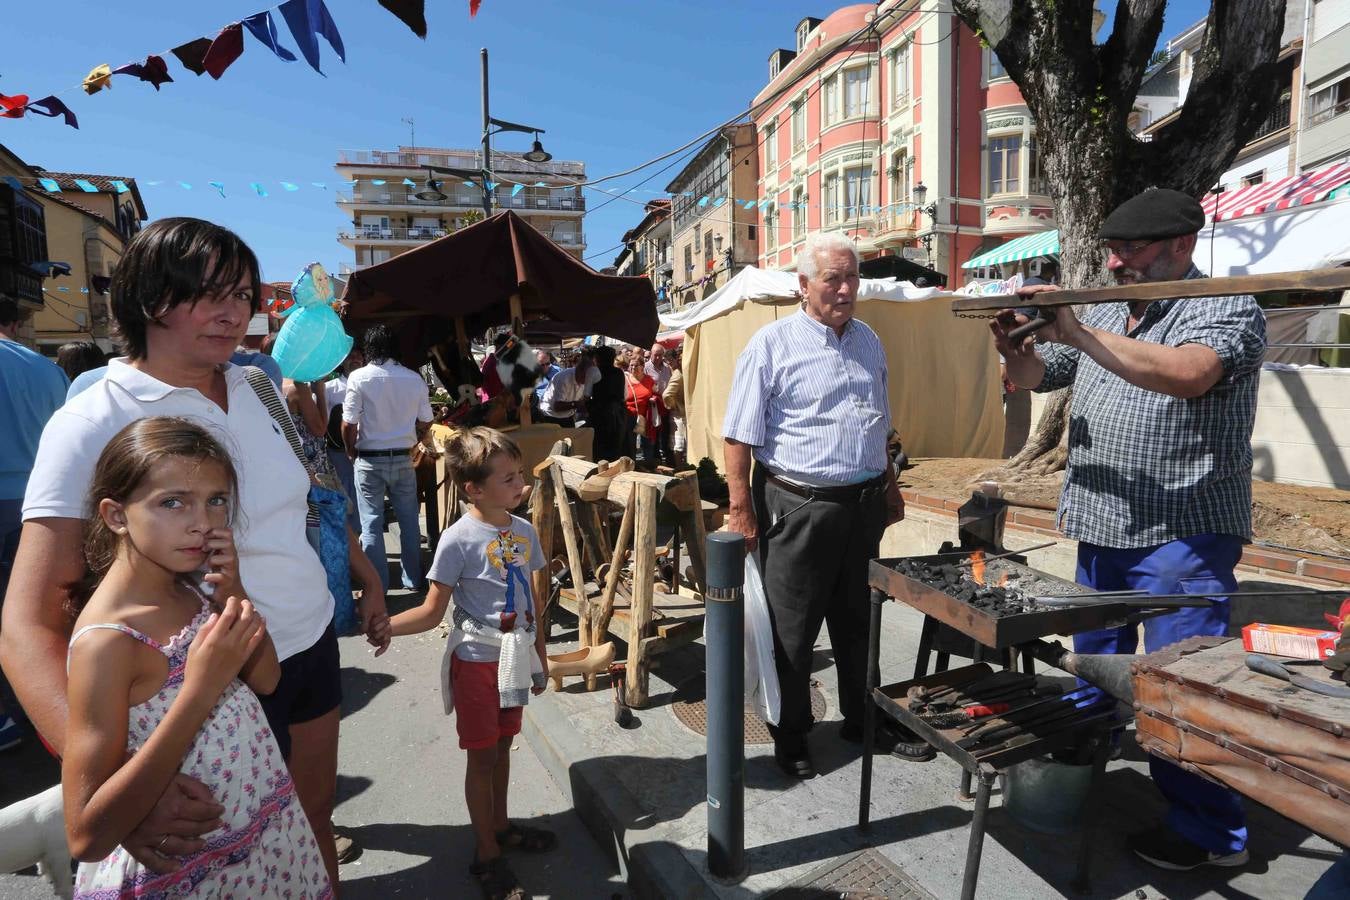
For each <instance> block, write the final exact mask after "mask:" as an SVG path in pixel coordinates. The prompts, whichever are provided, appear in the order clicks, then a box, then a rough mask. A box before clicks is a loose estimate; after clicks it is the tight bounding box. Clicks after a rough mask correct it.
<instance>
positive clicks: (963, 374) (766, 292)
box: [661, 267, 1003, 469]
mask: <svg viewBox="0 0 1350 900" xmlns="http://www.w3.org/2000/svg"><path fill="white" fill-rule="evenodd" d="M953 296H955V295H953V294H949V293H946V292H942V291H938V290H936V289H933V288H915V287H914V286H913V285H909V284H906V283H904V282H897V281H893V280H889V279H885V280H875V279H863V280H862V283H861V285H860V287H859V297H860V298H861V299H860V302H859V303H858V310H857V318H859V319H860V320H862V321H863V322H866V323H867V324H868V325H870V326H871V327H872V329H873V330H874V331H876V333H877V335H878V336H879V337H880V338H881V343H882V345H883V346H884V347H885V350H886V358H887V361H888V365H889V377H888V380H889V387H890V409H891V422H892V426H893V427H894V428H895V429H896V431H897V432H899V434H900V436H901V438H902V440H903V441H904V446H905V451H906V452H907V453H908V454H909V455H910V456H911V457H921V456H985V457H997V456H998V455H999V454H1000V453H1001V451H1002V448H1003V405H1002V392H1003V383H1002V380H1001V378H1000V376H999V366H998V355H997V354H996V353H995V352H994V348H993V342H992V341H991V340H990V337H989V330H988V328H987V327H986V326H985V323H984V322H983V321H982V320H978V319H963V318H957V317H955V316H953V315H952V312H951V304H950V300H951V298H952V297H953ZM800 302H801V301H800V299H799V297H798V295H797V276H796V274H794V273H792V272H775V271H764V270H761V269H756V268H753V267H751V268H747V269H745V270H743V271H742V272H740V273H739V274H738V275H737V276H736V277H735V278H733V279H732V280H731V281H730V282H729V283H728V284H727V285H726V286H724V287H723V288H722V289H721V290H719V291H718V292H717V293H715V294H713V295H712V296H710V297H708V298H706V299H705V300H703V301H702V302H700V303H697V304H694V305H693V306H690V307H687V308H685V309H682V310H677V311H676V312H675V313H672V314H670V315H666V316H662V317H661V323H662V327H663V328H683V329H684V330H685V332H686V338H685V349H684V371H685V409H686V417H687V425H688V431H689V448H688V458H689V460H690V462H697V461H698V460H699V459H701V458H702V457H705V456H707V457H710V458H711V459H712V460H713V461H714V462H715V463H716V464H717V466H718V468H719V469H721V468H722V467H723V460H722V420H723V417H724V416H725V415H726V407H727V396H728V394H729V393H730V390H731V383H732V378H733V376H734V374H735V369H736V359H737V357H738V356H739V355H740V353H741V351H742V350H743V349H744V348H745V345H746V343H748V342H749V340H750V337H751V335H753V334H754V333H755V332H756V331H757V330H759V329H760V328H761V327H763V326H764V325H767V324H768V323H770V322H772V321H774V320H776V319H780V318H782V317H784V316H789V315H792V314H793V313H795V312H797V310H798V308H799V307H800Z"/></svg>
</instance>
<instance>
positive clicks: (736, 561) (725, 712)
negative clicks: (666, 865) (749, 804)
mask: <svg viewBox="0 0 1350 900" xmlns="http://www.w3.org/2000/svg"><path fill="white" fill-rule="evenodd" d="M707 566H708V590H707V593H706V594H705V595H704V597H705V600H706V604H705V605H706V607H707V614H706V618H705V620H704V628H703V635H704V640H705V641H706V643H707V675H706V678H707V682H706V689H707V691H706V697H707V703H708V871H709V872H711V873H712V875H713V877H714V878H717V879H719V880H721V881H725V882H738V881H740V880H742V879H743V878H745V875H746V864H745V594H744V592H743V588H744V586H745V538H744V537H742V536H741V535H739V534H735V533H734V532H725V531H724V532H718V533H716V534H710V535H708V543H707Z"/></svg>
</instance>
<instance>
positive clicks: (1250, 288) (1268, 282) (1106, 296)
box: [952, 266, 1350, 313]
mask: <svg viewBox="0 0 1350 900" xmlns="http://www.w3.org/2000/svg"><path fill="white" fill-rule="evenodd" d="M1347 288H1350V267H1347V266H1338V267H1336V268H1331V269H1311V270H1309V271H1306V272H1274V273H1271V274H1269V275H1229V276H1225V277H1222V278H1187V279H1184V280H1182V281H1154V282H1149V283H1146V284H1123V285H1116V286H1113V287H1102V288H1084V289H1082V290H1076V291H1042V292H1040V293H1037V294H1035V295H1033V296H1031V297H1025V298H1024V297H1019V296H1017V295H1016V294H990V295H987V296H983V297H961V298H959V299H956V300H953V301H952V312H954V313H962V312H976V311H983V312H991V311H994V310H1000V309H1009V308H1011V307H1024V306H1075V305H1078V304H1083V303H1121V302H1124V303H1151V302H1152V301H1154V300H1195V299H1200V298H1204V297H1228V296H1232V295H1234V294H1278V293H1285V292H1288V291H1340V290H1346V289H1347Z"/></svg>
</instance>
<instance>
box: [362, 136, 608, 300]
mask: <svg viewBox="0 0 1350 900" xmlns="http://www.w3.org/2000/svg"><path fill="white" fill-rule="evenodd" d="M481 156H482V154H481V151H478V150H453V149H445V148H437V147H399V148H398V149H397V150H340V151H338V161H337V164H336V168H337V171H338V174H339V175H340V176H342V178H343V179H344V180H346V181H347V182H348V183H349V184H351V187H350V189H349V190H345V191H340V192H339V193H338V196H337V204H338V208H340V209H341V210H342V211H343V213H344V214H346V215H348V216H350V219H351V224H350V225H344V226H343V227H342V228H341V229H340V230H339V232H338V243H340V244H342V245H343V246H344V247H347V248H349V249H350V250H351V251H352V252H353V259H352V260H351V261H350V262H344V263H342V264H341V265H340V266H339V271H338V275H339V276H343V275H347V274H350V273H351V272H353V271H356V270H359V269H363V268H365V267H366V266H369V265H374V264H375V263H380V262H384V261H385V260H387V259H390V258H391V257H394V256H397V255H398V254H400V253H403V252H404V251H407V250H411V249H413V248H414V247H417V246H420V245H421V244H424V243H426V242H428V241H433V240H436V239H437V238H441V237H445V236H446V235H447V234H451V233H453V232H454V231H457V230H458V229H460V228H463V227H465V226H466V225H471V224H473V223H474V222H476V221H478V220H480V219H481V218H482V216H483V194H482V187H481V186H480V185H479V183H478V179H465V178H457V177H454V176H449V175H436V176H434V178H435V180H436V182H437V183H438V184H437V190H438V192H439V193H442V194H444V195H445V198H444V199H419V198H418V197H417V196H416V194H418V193H419V192H425V190H426V187H427V168H426V167H427V166H440V167H444V168H453V169H461V170H467V171H477V170H479V169H480V168H481V167H482V160H481ZM491 163H492V165H491V167H490V168H491V171H492V172H493V173H494V174H495V176H496V182H495V183H494V184H493V185H492V210H493V212H494V213H495V212H498V211H500V210H506V209H510V210H514V211H515V212H516V213H518V214H519V215H520V216H521V217H522V218H524V219H525V220H526V221H528V222H529V223H530V224H531V225H532V226H534V227H535V228H536V229H538V230H539V231H540V232H541V233H543V234H544V235H546V236H548V237H549V238H552V239H553V241H554V242H556V243H557V244H558V245H559V246H560V247H562V248H563V249H564V250H566V251H567V252H568V253H570V254H572V255H573V256H575V257H576V258H577V259H581V258H582V256H583V255H584V253H585V249H586V236H585V233H584V231H583V227H582V222H583V219H584V218H585V215H586V200H585V197H583V196H582V192H581V189H580V188H578V187H576V185H577V183H579V182H582V181H585V180H586V166H585V163H582V162H578V161H566V160H564V161H559V160H553V161H551V162H543V163H536V162H530V161H528V160H526V159H524V158H523V157H522V155H521V154H520V153H510V152H504V151H496V150H494V151H493V152H492V159H491Z"/></svg>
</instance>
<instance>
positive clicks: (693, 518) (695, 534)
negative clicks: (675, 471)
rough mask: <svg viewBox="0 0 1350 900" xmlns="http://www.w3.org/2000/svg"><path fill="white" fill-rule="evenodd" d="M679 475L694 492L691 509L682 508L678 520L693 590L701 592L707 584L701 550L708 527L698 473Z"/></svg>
mask: <svg viewBox="0 0 1350 900" xmlns="http://www.w3.org/2000/svg"><path fill="white" fill-rule="evenodd" d="M681 477H682V478H683V479H684V481H685V482H686V483H687V484H688V486H689V489H690V490H691V491H693V493H694V502H693V509H692V510H690V509H686V510H682V511H681V513H680V521H681V528H682V530H683V531H684V540H685V544H686V546H688V548H689V564H690V566H691V567H692V568H693V570H694V590H696V591H698V592H699V593H702V592H703V590H704V589H705V588H706V587H707V584H708V565H707V560H706V559H704V551H703V548H704V546H705V544H706V542H707V539H708V529H707V528H706V527H704V524H703V501H702V500H701V499H700V498H699V494H698V474H697V473H696V472H688V473H685V474H684V475H682V476H681Z"/></svg>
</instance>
